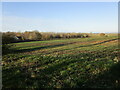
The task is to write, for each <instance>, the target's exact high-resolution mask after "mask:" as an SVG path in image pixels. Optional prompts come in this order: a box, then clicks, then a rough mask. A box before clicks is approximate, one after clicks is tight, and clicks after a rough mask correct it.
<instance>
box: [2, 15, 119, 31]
mask: <svg viewBox="0 0 120 90" xmlns="http://www.w3.org/2000/svg"><path fill="white" fill-rule="evenodd" d="M2 19H3V20H2V21H3V30H2V31H14V32H18V31H22V32H23V31H30V30H39V31H40V32H88V33H89V32H118V24H117V23H118V22H117V20H116V19H115V20H114V21H112V22H111V21H107V22H108V23H106V21H104V20H100V21H99V20H91V19H89V20H87V21H85V20H84V19H81V20H71V19H69V20H67V19H66V20H64V19H58V18H42V17H41V18H25V17H16V16H3V18H2ZM101 22H102V23H101ZM113 22H114V25H113Z"/></svg>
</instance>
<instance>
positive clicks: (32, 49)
mask: <svg viewBox="0 0 120 90" xmlns="http://www.w3.org/2000/svg"><path fill="white" fill-rule="evenodd" d="M73 43H76V42H72V43H65V44H57V45H49V46H42V47H35V48H29V49H22V50H15V51H14V52H18V53H22V52H30V51H35V50H41V49H47V48H55V47H60V46H65V45H69V44H73Z"/></svg>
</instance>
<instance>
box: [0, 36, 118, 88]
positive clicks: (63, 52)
mask: <svg viewBox="0 0 120 90" xmlns="http://www.w3.org/2000/svg"><path fill="white" fill-rule="evenodd" d="M14 45H15V46H14V48H15V51H14V52H11V53H8V54H6V55H3V57H2V65H3V67H2V78H3V79H2V84H3V88H120V73H119V70H120V62H119V56H118V55H119V53H120V49H119V47H118V36H117V35H116V34H110V35H109V36H108V37H105V36H97V35H96V36H91V37H89V38H76V39H63V40H62V39H61V40H48V41H34V42H22V43H15V44H14Z"/></svg>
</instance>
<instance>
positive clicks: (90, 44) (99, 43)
mask: <svg viewBox="0 0 120 90" xmlns="http://www.w3.org/2000/svg"><path fill="white" fill-rule="evenodd" d="M119 39H120V38H118V39H111V40H106V41H103V42H99V43H95V44H90V45H84V46H79V47H89V46H94V45H99V44H103V43H106V42H110V41H114V40H119ZM77 48H78V47H77Z"/></svg>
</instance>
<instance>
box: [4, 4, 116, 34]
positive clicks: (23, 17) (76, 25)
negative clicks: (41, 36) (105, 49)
mask: <svg viewBox="0 0 120 90" xmlns="http://www.w3.org/2000/svg"><path fill="white" fill-rule="evenodd" d="M2 10H3V11H2V15H3V18H2V19H3V20H2V21H3V25H2V26H3V31H15V32H17V31H19V32H20V31H21V32H22V31H30V30H38V31H40V32H88V33H89V32H98V33H99V32H118V3H117V2H16V3H15V2H3V4H2Z"/></svg>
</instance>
